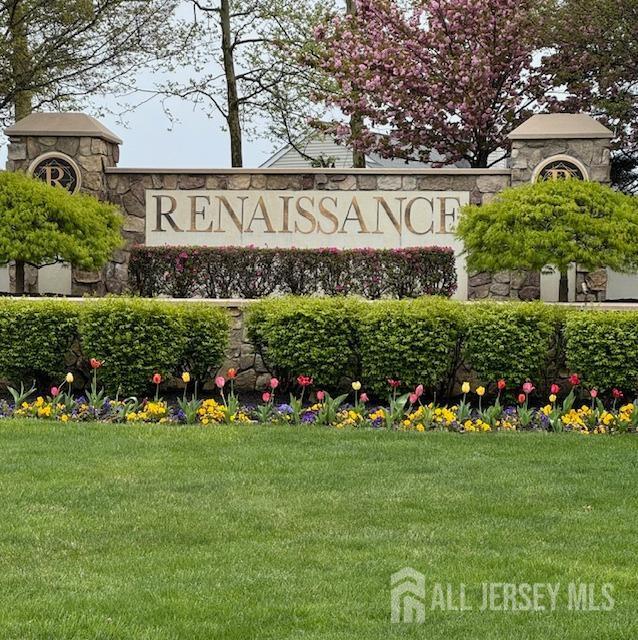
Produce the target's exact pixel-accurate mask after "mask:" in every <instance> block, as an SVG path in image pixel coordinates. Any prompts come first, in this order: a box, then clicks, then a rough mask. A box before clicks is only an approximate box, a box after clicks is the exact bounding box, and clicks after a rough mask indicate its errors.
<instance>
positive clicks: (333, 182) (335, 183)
mask: <svg viewBox="0 0 638 640" xmlns="http://www.w3.org/2000/svg"><path fill="white" fill-rule="evenodd" d="M327 188H328V189H330V190H331V191H354V190H355V189H356V188H357V178H356V176H353V175H341V174H339V175H334V176H329V177H328V184H327Z"/></svg>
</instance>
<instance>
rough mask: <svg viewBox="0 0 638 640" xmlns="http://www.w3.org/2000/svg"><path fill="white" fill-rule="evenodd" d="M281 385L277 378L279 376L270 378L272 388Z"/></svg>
mask: <svg viewBox="0 0 638 640" xmlns="http://www.w3.org/2000/svg"><path fill="white" fill-rule="evenodd" d="M278 386H279V380H277V378H271V379H270V388H271V389H276V388H277V387H278Z"/></svg>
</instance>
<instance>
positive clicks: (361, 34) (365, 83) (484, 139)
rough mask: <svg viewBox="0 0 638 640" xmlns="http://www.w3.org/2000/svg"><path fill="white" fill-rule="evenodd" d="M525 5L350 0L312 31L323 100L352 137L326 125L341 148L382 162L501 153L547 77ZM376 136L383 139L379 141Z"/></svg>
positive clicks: (495, 0) (536, 17) (484, 0)
mask: <svg viewBox="0 0 638 640" xmlns="http://www.w3.org/2000/svg"><path fill="white" fill-rule="evenodd" d="M538 5H539V3H538V2H534V3H530V2H529V1H528V0H481V1H480V2H477V1H476V0H411V9H410V10H408V11H405V10H404V9H403V8H402V7H403V6H405V3H401V4H400V3H399V2H398V0H357V11H356V12H354V14H352V15H346V16H342V17H335V18H333V19H332V20H331V21H330V22H329V23H328V24H324V25H321V26H320V27H319V28H318V29H317V30H316V33H315V35H316V37H317V39H318V41H319V42H320V43H321V45H322V48H321V54H322V55H321V58H320V62H319V64H320V66H321V67H322V69H323V70H324V71H325V72H326V73H327V74H328V75H329V76H330V77H331V78H332V80H333V81H334V87H333V88H334V91H333V92H332V93H330V94H327V95H326V96H323V97H324V99H325V101H326V102H327V103H328V104H329V105H330V106H332V107H336V108H338V109H339V110H340V111H341V112H342V113H343V114H344V115H345V116H348V117H350V116H352V115H353V114H359V115H360V116H361V117H362V118H363V120H364V122H365V125H366V126H364V127H363V128H362V129H361V130H359V131H354V130H353V129H352V128H351V127H350V126H349V125H348V124H346V123H345V119H344V122H335V123H332V125H331V126H332V128H333V130H334V132H335V133H336V135H337V137H339V138H340V139H341V140H342V141H343V142H345V143H346V144H348V145H351V146H352V147H354V148H355V149H360V150H362V151H368V152H369V151H373V152H376V153H379V154H381V155H382V156H385V157H392V158H405V159H413V160H421V161H425V162H427V161H431V160H432V157H431V150H435V151H436V152H438V153H439V154H441V155H442V156H444V158H445V161H446V162H448V163H451V162H457V161H460V160H466V161H467V162H468V163H469V164H470V165H471V166H472V167H486V166H488V163H489V162H490V161H493V162H496V161H497V160H498V159H499V158H491V159H490V154H492V152H494V151H497V150H499V149H501V150H504V151H507V148H508V143H507V137H506V136H507V134H508V133H509V132H510V131H511V129H512V128H513V127H514V126H516V125H517V124H518V123H519V122H520V121H521V120H523V119H525V118H526V117H528V116H529V115H530V113H531V111H532V110H533V109H534V108H535V106H536V105H537V100H538V99H539V97H540V96H542V94H543V93H544V90H545V87H546V86H547V84H548V82H549V80H550V79H549V78H547V75H546V73H545V71H544V69H543V66H542V58H540V56H538V55H536V56H535V55H534V54H535V52H537V51H538V50H539V48H540V47H541V45H542V43H541V37H542V36H541V34H542V33H543V31H542V30H541V29H539V24H538V22H539V21H540V20H541V18H540V13H537V12H536V11H535V10H534V9H533V7H538ZM379 133H382V134H384V135H379Z"/></svg>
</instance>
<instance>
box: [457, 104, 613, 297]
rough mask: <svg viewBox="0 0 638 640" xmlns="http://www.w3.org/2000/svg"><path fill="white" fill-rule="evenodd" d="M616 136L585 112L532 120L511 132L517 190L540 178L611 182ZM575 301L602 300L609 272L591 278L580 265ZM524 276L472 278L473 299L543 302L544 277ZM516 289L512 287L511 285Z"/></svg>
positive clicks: (506, 273)
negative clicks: (612, 157)
mask: <svg viewBox="0 0 638 640" xmlns="http://www.w3.org/2000/svg"><path fill="white" fill-rule="evenodd" d="M612 137H613V133H612V132H611V131H610V130H609V129H607V128H606V127H604V126H603V125H602V124H600V123H599V122H598V121H597V120H595V119H594V118H592V117H591V116H588V115H584V114H568V113H567V114H566V113H557V114H541V115H535V116H532V117H531V118H530V119H529V120H527V121H526V122H524V123H523V124H522V125H521V126H520V127H518V128H517V129H515V130H514V131H512V133H510V135H509V138H510V140H511V141H512V152H511V160H510V167H511V171H512V181H511V185H512V186H513V187H517V186H521V185H524V184H529V183H530V182H535V181H536V180H542V179H545V180H548V179H560V178H565V177H571V178H576V179H580V180H593V181H596V182H602V183H604V184H609V182H610V170H611V163H610V147H611V139H612ZM576 271H577V276H576V289H577V291H576V299H577V300H579V301H585V299H586V294H585V293H584V291H583V288H582V284H583V282H585V283H586V284H587V288H588V291H589V293H588V294H587V299H588V300H604V299H605V292H606V285H607V273H606V271H605V270H599V271H596V272H592V273H591V274H588V273H587V272H585V271H582V270H581V269H579V268H578V267H577V269H576ZM519 281H520V274H519V275H517V274H513V273H512V274H510V273H509V272H505V273H498V274H494V275H493V276H491V275H490V274H476V275H474V276H472V277H471V278H470V283H472V282H476V283H477V285H476V286H471V287H470V294H469V297H470V299H472V298H474V299H478V298H486V297H493V298H498V299H505V298H510V299H511V298H514V299H523V300H530V299H534V298H540V274H527V275H526V276H525V283H524V284H523V285H522V286H518V285H519ZM512 282H513V283H514V284H515V286H513V287H512V286H511V285H510V283H512Z"/></svg>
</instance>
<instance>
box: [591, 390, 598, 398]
mask: <svg viewBox="0 0 638 640" xmlns="http://www.w3.org/2000/svg"><path fill="white" fill-rule="evenodd" d="M589 395H590V396H591V397H592V398H597V397H598V389H590V390H589Z"/></svg>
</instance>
